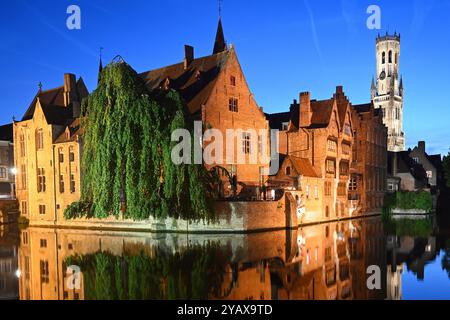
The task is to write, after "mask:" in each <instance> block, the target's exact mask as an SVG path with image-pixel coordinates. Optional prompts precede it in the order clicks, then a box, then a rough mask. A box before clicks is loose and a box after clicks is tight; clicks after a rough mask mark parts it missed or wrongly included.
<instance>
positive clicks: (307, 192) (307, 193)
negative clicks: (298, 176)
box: [305, 186, 309, 199]
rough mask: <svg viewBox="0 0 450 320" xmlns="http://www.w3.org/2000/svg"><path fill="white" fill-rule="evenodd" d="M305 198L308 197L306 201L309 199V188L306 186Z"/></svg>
mask: <svg viewBox="0 0 450 320" xmlns="http://www.w3.org/2000/svg"><path fill="white" fill-rule="evenodd" d="M305 196H306V199H309V186H306V189H305Z"/></svg>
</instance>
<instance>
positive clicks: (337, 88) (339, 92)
mask: <svg viewBox="0 0 450 320" xmlns="http://www.w3.org/2000/svg"><path fill="white" fill-rule="evenodd" d="M336 94H337V95H341V94H344V88H343V87H342V86H336Z"/></svg>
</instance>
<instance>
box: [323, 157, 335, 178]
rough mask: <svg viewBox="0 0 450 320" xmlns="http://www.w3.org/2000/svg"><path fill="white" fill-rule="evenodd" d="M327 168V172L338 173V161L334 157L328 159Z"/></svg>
mask: <svg viewBox="0 0 450 320" xmlns="http://www.w3.org/2000/svg"><path fill="white" fill-rule="evenodd" d="M325 168H326V171H327V173H329V174H336V161H335V160H332V159H327V161H326V163H325Z"/></svg>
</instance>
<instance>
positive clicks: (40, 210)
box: [39, 204, 45, 215]
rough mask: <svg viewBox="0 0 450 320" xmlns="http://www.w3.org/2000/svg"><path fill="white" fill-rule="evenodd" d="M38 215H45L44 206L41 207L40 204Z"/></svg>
mask: <svg viewBox="0 0 450 320" xmlns="http://www.w3.org/2000/svg"><path fill="white" fill-rule="evenodd" d="M39 214H42V215H43V214H45V205H43V204H40V205H39Z"/></svg>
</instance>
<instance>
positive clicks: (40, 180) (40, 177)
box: [38, 168, 46, 192]
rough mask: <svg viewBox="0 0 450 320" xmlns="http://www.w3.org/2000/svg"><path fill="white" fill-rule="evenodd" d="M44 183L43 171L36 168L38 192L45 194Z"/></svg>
mask: <svg viewBox="0 0 450 320" xmlns="http://www.w3.org/2000/svg"><path fill="white" fill-rule="evenodd" d="M45 190H46V183H45V169H44V168H38V192H45Z"/></svg>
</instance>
